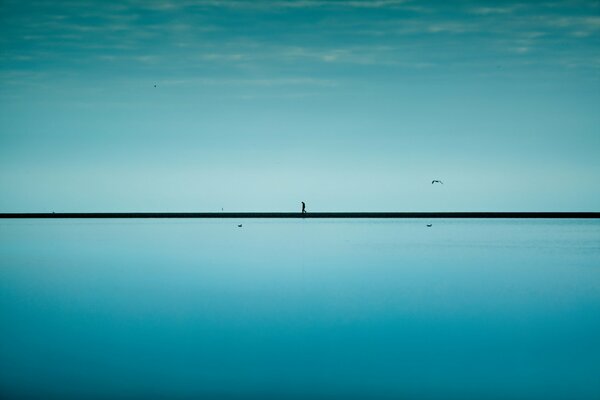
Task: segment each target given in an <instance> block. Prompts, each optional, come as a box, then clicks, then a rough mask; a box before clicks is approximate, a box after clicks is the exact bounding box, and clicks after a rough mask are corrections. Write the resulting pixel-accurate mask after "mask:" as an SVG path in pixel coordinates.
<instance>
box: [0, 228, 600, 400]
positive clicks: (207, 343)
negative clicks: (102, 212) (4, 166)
mask: <svg viewBox="0 0 600 400" xmlns="http://www.w3.org/2000/svg"><path fill="white" fill-rule="evenodd" d="M428 223H431V224H432V226H431V227H427V226H426V224H428ZM238 224H242V227H238ZM0 397H1V398H7V399H10V398H40V399H41V398H44V399H47V398H61V399H81V398H99V399H101V398H118V399H121V398H122V399H130V398H140V399H142V398H144V399H146V398H165V399H167V398H168V399H171V398H173V399H190V398H230V399H238V398H240V399H242V398H282V399H286V398H317V399H320V398H324V399H337V398H340V399H353V398H374V399H377V398H381V399H600V221H599V220H577V219H572V220H513V219H501V220H484V219H474V220H466V219H465V220H461V219H458V220H449V219H448V220H445V219H436V220H422V219H409V220H402V219H398V220H377V219H372V220H352V219H350V220H277V219H274V220H260V219H248V220H239V221H238V220H0Z"/></svg>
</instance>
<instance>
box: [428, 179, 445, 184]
mask: <svg viewBox="0 0 600 400" xmlns="http://www.w3.org/2000/svg"><path fill="white" fill-rule="evenodd" d="M434 183H441V184H442V185H443V184H444V182H442V181H440V180H439V179H434V180H432V181H431V184H432V185H433V184H434Z"/></svg>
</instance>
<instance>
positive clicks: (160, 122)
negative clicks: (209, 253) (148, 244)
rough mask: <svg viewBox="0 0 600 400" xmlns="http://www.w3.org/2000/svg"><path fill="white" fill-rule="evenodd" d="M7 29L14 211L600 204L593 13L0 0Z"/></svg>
mask: <svg viewBox="0 0 600 400" xmlns="http://www.w3.org/2000/svg"><path fill="white" fill-rule="evenodd" d="M0 27H1V34H0V188H1V194H2V195H1V196H0V211H2V212H44V211H56V212H59V211H175V210H177V211H220V210H221V208H224V209H225V211H234V210H239V211H260V210H274V211H277V210H296V209H298V208H299V203H300V201H301V200H304V201H306V202H307V205H308V210H309V211H311V210H312V211H317V210H321V211H325V210H331V211H336V210H347V211H352V210H372V211H378V210H389V211H396V210H397V211H403V210H406V211H413V210H415V211H427V210H439V211H450V210H456V211H461V210H469V211H471V210H472V211H483V210H491V211H512V210H519V211H533V210H539V211H596V210H598V205H599V201H600V200H599V199H600V188H599V187H598V185H597V183H598V177H599V173H600V157H598V153H599V150H600V132H599V126H600V124H599V122H600V112H598V109H599V107H598V106H599V104H600V101H599V100H600V80H599V78H600V74H599V71H600V46H599V44H600V36H599V34H600V2H598V1H588V0H586V1H583V0H582V1H544V2H511V1H496V2H495V1H486V2H481V1H453V2H446V1H409V0H407V1H394V0H374V1H358V0H356V1H344V0H341V1H331V0H329V1H327V0H300V1H283V0H264V1H260V0H259V1H210V0H197V1H196V0H181V1H141V0H126V1H68V0H62V1H21V0H19V1H16V0H3V1H1V2H0ZM154 85H156V88H155V87H154ZM431 179H442V180H443V181H444V182H445V185H444V186H438V185H435V186H432V185H431V184H430V182H431Z"/></svg>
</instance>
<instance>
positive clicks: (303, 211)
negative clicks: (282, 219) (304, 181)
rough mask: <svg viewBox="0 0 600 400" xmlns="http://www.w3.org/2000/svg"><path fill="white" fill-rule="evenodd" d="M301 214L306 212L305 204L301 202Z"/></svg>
mask: <svg viewBox="0 0 600 400" xmlns="http://www.w3.org/2000/svg"><path fill="white" fill-rule="evenodd" d="M302 214H306V204H304V202H302Z"/></svg>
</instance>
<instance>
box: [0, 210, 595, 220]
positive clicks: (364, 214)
mask: <svg viewBox="0 0 600 400" xmlns="http://www.w3.org/2000/svg"><path fill="white" fill-rule="evenodd" d="M48 218H55V219H60V218H65V219H85V218H89V219H101V218H113V219H118V218H197V219H217V218H305V219H306V218H574V219H575V218H600V212H595V211H416V212H415V211H351V212H347V211H325V212H306V213H302V212H271V211H268V212H66V213H64V212H60V213H55V212H50V213H0V219H48Z"/></svg>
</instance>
